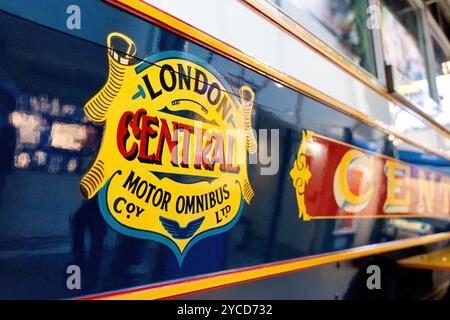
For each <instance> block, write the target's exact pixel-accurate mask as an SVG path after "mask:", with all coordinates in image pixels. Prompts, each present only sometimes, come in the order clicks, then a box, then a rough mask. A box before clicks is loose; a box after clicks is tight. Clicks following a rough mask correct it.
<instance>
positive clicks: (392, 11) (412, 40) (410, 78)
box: [381, 0, 429, 96]
mask: <svg viewBox="0 0 450 320" xmlns="http://www.w3.org/2000/svg"><path fill="white" fill-rule="evenodd" d="M382 4H383V5H382V10H381V12H382V14H381V16H382V20H381V29H382V35H383V49H384V56H385V59H386V63H387V64H389V65H391V66H392V67H393V72H394V82H395V90H396V91H397V92H399V93H400V94H403V95H405V96H417V95H421V94H422V95H423V94H424V93H426V95H428V92H429V89H428V80H427V73H426V65H425V53H424V52H425V51H424V45H423V39H422V35H421V30H420V26H419V21H420V19H419V17H418V11H417V10H416V8H414V7H413V6H411V5H410V4H409V3H408V2H407V1H404V0H402V1H398V0H383V2H382Z"/></svg>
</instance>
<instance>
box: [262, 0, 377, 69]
mask: <svg viewBox="0 0 450 320" xmlns="http://www.w3.org/2000/svg"><path fill="white" fill-rule="evenodd" d="M270 1H271V2H273V3H275V4H276V5H277V6H278V7H280V8H281V9H282V10H283V11H285V12H286V13H287V14H288V15H289V16H290V17H291V18H292V19H294V20H296V21H297V22H298V23H300V24H302V25H303V26H304V27H305V28H306V29H307V30H308V31H310V32H312V33H314V34H315V35H316V36H317V37H319V38H320V39H321V40H322V41H323V42H325V43H326V44H328V45H329V46H331V47H333V48H334V49H336V50H338V51H339V52H341V53H343V54H344V55H345V56H347V58H349V59H350V60H352V61H353V62H354V63H356V64H358V65H360V66H361V67H363V68H364V69H366V70H367V71H369V72H370V73H372V74H376V72H375V58H374V52H373V47H372V35H371V32H370V30H369V29H368V28H367V26H366V19H367V13H366V10H367V7H368V4H367V2H366V1H364V0H363V1H361V0H358V1H352V0H315V1H305V0H270Z"/></svg>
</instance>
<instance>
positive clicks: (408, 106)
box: [241, 0, 450, 137]
mask: <svg viewBox="0 0 450 320" xmlns="http://www.w3.org/2000/svg"><path fill="white" fill-rule="evenodd" d="M241 1H243V2H244V3H245V4H246V5H247V6H248V7H249V8H251V9H253V10H255V11H257V12H258V13H259V14H261V15H263V16H264V17H265V18H266V19H267V20H268V21H270V22H271V23H273V24H275V25H276V26H278V27H279V28H280V29H282V30H285V31H286V32H287V33H289V34H291V35H292V36H293V37H294V38H296V39H297V40H299V41H300V42H302V43H305V44H306V45H308V46H309V47H311V48H312V49H314V50H315V51H317V52H318V53H320V54H321V55H322V56H324V57H325V58H327V59H328V60H329V61H331V62H333V63H334V64H336V65H337V66H338V67H340V68H341V69H343V70H344V71H346V72H347V73H348V74H350V75H352V76H353V77H355V78H356V79H358V80H359V81H361V82H362V83H364V84H365V85H367V86H368V87H370V88H371V89H372V90H374V91H375V92H377V93H378V94H380V95H381V96H383V97H384V98H386V99H388V100H390V101H391V102H393V103H395V104H396V105H398V106H400V107H401V108H402V109H404V110H406V111H408V110H409V111H413V112H414V113H415V114H416V115H418V116H419V117H421V118H422V119H419V120H425V121H426V122H428V123H429V124H430V125H431V126H432V127H434V128H435V129H437V130H439V131H440V132H441V133H443V134H444V135H445V136H447V137H450V130H448V129H447V128H446V127H445V126H443V125H442V124H440V123H439V122H437V121H436V120H434V119H433V118H432V117H431V116H429V115H428V114H427V113H425V112H424V111H422V110H421V109H420V108H419V107H418V106H416V105H415V104H413V103H412V102H410V101H408V100H406V98H404V97H402V98H399V97H396V96H395V95H393V94H390V93H389V92H388V91H387V90H386V88H384V87H383V86H382V85H380V84H379V82H378V80H377V78H375V77H374V76H373V75H372V74H370V73H368V72H367V71H365V70H364V69H362V68H361V67H359V66H358V65H356V64H354V63H353V62H351V61H350V60H349V59H348V58H347V57H346V56H345V55H343V54H342V53H341V52H339V51H337V50H336V49H334V48H332V47H330V46H329V45H327V44H326V43H325V42H323V41H322V40H321V39H319V38H318V37H317V36H315V35H314V34H313V33H311V32H310V31H308V30H306V29H305V28H304V27H303V26H302V25H301V24H300V23H298V22H297V21H295V20H294V19H292V18H291V17H289V16H288V15H286V14H285V13H284V12H283V11H282V10H278V8H276V7H275V8H274V10H276V15H273V12H271V11H270V10H268V9H267V8H266V7H265V6H264V5H262V4H261V3H260V2H259V1H258V0H241ZM269 5H270V3H269Z"/></svg>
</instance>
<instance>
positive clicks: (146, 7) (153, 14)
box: [104, 0, 450, 161]
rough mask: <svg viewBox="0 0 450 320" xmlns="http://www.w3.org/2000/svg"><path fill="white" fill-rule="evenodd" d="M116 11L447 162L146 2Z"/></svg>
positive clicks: (122, 1) (122, 0)
mask: <svg viewBox="0 0 450 320" xmlns="http://www.w3.org/2000/svg"><path fill="white" fill-rule="evenodd" d="M104 1H105V2H107V3H110V4H112V5H114V6H116V7H118V8H121V9H123V10H125V11H128V12H130V13H132V14H134V15H137V16H139V17H141V18H142V19H145V20H148V21H150V22H152V23H154V24H156V25H158V26H160V27H163V28H165V29H168V30H170V31H173V32H175V33H177V34H179V35H181V36H183V37H184V38H187V39H188V40H191V41H193V42H195V43H197V44H199V45H201V46H203V47H206V48H208V49H210V50H212V51H214V52H216V53H218V54H221V55H224V56H225V57H227V58H229V59H231V60H233V61H235V62H237V63H239V64H241V65H244V66H246V67H248V68H249V69H251V70H254V71H256V72H258V73H261V74H263V75H264V76H266V77H268V78H270V79H272V80H275V81H277V82H280V83H281V84H283V85H285V86H287V87H289V88H291V89H294V90H296V91H299V92H300V93H302V94H305V95H307V96H309V97H311V98H313V99H315V100H317V101H319V102H321V103H323V104H325V105H327V106H329V107H331V108H333V109H335V110H338V111H340V112H342V113H345V114H346V115H348V116H350V117H353V118H355V119H357V120H359V121H361V122H364V123H366V124H368V125H370V126H372V127H374V128H377V129H378V130H380V131H382V132H384V133H387V134H390V135H393V136H395V137H397V138H398V139H400V140H403V141H405V142H407V143H409V144H411V145H413V146H415V147H417V148H419V149H421V150H424V151H426V152H428V153H432V154H435V155H437V156H439V157H441V158H444V159H447V160H449V161H450V153H446V152H444V151H440V150H435V149H433V148H429V147H427V146H424V145H423V144H420V143H417V142H416V141H415V140H414V139H412V138H409V137H407V136H406V135H404V134H402V133H400V132H398V131H396V130H394V129H392V128H391V127H389V126H388V125H386V124H384V123H382V122H381V121H378V120H375V119H372V118H370V117H369V116H367V115H366V114H364V113H362V112H361V111H358V110H355V109H354V108H352V107H350V106H348V105H346V104H344V103H342V102H340V101H338V100H336V99H335V98H333V97H331V96H329V95H327V94H325V93H323V92H321V91H319V90H317V89H314V88H313V87H311V86H309V85H307V84H305V83H303V82H301V81H299V80H298V79H295V78H293V77H291V76H289V75H287V74H284V73H282V72H280V71H278V70H276V69H274V68H272V67H270V66H268V65H266V64H264V63H262V62H260V61H258V60H256V59H255V58H253V57H250V56H248V55H247V54H245V53H243V52H242V51H240V50H238V49H236V48H234V47H232V46H230V45H228V44H226V43H224V42H223V41H221V40H219V39H217V38H215V37H213V36H211V35H209V34H207V33H205V32H203V31H201V30H199V29H197V28H196V27H194V26H191V25H189V24H188V23H186V22H183V21H181V20H179V19H178V18H176V17H174V16H172V15H170V14H168V13H166V12H164V11H162V10H161V9H158V8H156V7H154V6H152V5H151V4H149V3H146V2H143V1H142V0H104Z"/></svg>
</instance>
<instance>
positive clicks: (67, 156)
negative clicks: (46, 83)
mask: <svg viewBox="0 0 450 320" xmlns="http://www.w3.org/2000/svg"><path fill="white" fill-rule="evenodd" d="M16 107H17V108H16V110H15V111H13V112H12V113H11V114H10V116H9V122H10V124H11V125H12V126H13V127H14V128H15V131H16V140H15V141H16V143H15V147H14V150H15V151H14V158H13V167H15V168H17V169H35V170H36V169H37V170H42V171H46V172H49V173H55V174H59V173H78V174H80V173H82V172H83V171H85V170H86V168H87V166H88V164H89V161H90V160H89V156H90V154H91V152H92V150H94V148H95V143H96V139H97V136H98V134H99V133H98V129H99V128H96V127H94V126H93V125H91V124H89V123H88V122H87V119H86V118H85V115H84V114H83V111H82V108H81V107H79V106H75V105H72V104H61V103H60V101H59V99H58V98H51V99H50V98H49V97H48V96H46V95H40V96H34V95H28V94H22V95H20V96H19V97H18V98H17V101H16Z"/></svg>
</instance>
